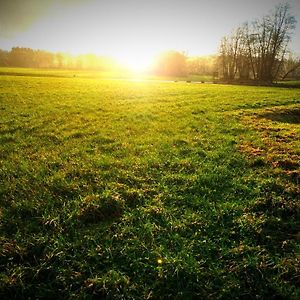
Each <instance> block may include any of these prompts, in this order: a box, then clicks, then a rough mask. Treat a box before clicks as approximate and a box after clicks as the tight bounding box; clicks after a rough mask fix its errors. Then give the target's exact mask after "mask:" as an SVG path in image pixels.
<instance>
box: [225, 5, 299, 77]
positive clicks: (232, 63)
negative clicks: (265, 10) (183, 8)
mask: <svg viewBox="0 0 300 300" xmlns="http://www.w3.org/2000/svg"><path fill="white" fill-rule="evenodd" d="M295 23H296V20H295V18H294V16H292V15H291V13H290V6H289V4H281V5H279V6H277V7H276V8H275V10H274V11H273V12H272V13H271V14H269V15H266V16H264V17H263V18H262V19H259V20H256V21H254V22H252V23H251V24H249V23H245V24H244V25H243V26H241V27H239V28H237V30H236V31H235V32H234V34H233V35H231V36H230V37H225V38H223V39H222V41H221V46H220V61H221V65H222V68H221V69H222V74H223V77H224V78H225V79H231V80H232V79H235V78H236V75H238V76H239V78H240V79H248V78H250V76H251V78H252V79H255V80H259V81H263V82H273V81H274V79H276V78H278V76H279V74H280V72H281V69H282V67H283V63H284V61H285V59H286V54H287V47H288V44H289V42H290V40H291V36H292V33H293V30H294V29H295Z"/></svg>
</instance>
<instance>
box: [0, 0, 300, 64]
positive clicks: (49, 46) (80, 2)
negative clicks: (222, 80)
mask: <svg viewBox="0 0 300 300" xmlns="http://www.w3.org/2000/svg"><path fill="white" fill-rule="evenodd" d="M284 2H289V3H290V4H291V6H292V13H293V14H294V15H295V17H296V19H297V20H298V24H297V27H296V31H295V34H294V36H293V40H292V43H291V50H293V51H294V52H297V53H300V0H287V1H284ZM279 3H282V0H251V1H250V0H222V1H221V0H151V1H150V0H148V1H147V0H0V49H4V50H10V49H11V48H12V47H15V46H20V47H30V48H33V49H43V50H49V51H53V52H67V53H70V54H84V53H96V54H99V55H108V56H113V57H115V58H119V59H120V60H122V59H123V60H126V59H127V60H132V61H133V60H135V61H137V60H139V61H140V62H141V63H142V62H143V61H145V60H146V58H147V57H150V56H153V55H154V54H156V53H159V52H161V51H166V50H178V51H184V52H185V53H186V54H187V55H188V56H198V55H208V54H214V53H217V51H218V46H219V42H220V40H221V38H222V37H223V36H225V35H228V34H230V32H231V31H232V30H233V29H234V28H236V27H237V26H239V25H241V24H242V23H243V22H245V21H252V20H254V19H256V18H259V17H261V16H263V15H265V14H267V13H269V12H270V10H271V9H273V8H274V7H275V6H276V5H277V4H279Z"/></svg>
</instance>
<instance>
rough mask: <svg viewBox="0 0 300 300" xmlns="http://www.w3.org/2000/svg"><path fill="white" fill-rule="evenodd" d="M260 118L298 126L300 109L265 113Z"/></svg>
mask: <svg viewBox="0 0 300 300" xmlns="http://www.w3.org/2000/svg"><path fill="white" fill-rule="evenodd" d="M261 116H262V117H264V118H267V119H270V120H272V121H276V122H282V123H290V124H300V108H293V109H285V110H277V111H271V112H266V113H264V114H262V115H261Z"/></svg>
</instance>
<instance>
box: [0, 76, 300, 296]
mask: <svg viewBox="0 0 300 300" xmlns="http://www.w3.org/2000/svg"><path fill="white" fill-rule="evenodd" d="M5 72H6V73H7V70H5ZM5 72H2V74H4V73H5ZM24 72H26V71H24ZM68 72H69V71H66V73H65V75H64V76H61V74H59V76H57V77H56V76H55V72H54V71H53V73H52V75H53V76H51V77H47V76H45V77H43V76H10V75H2V76H0V233H1V234H0V270H1V272H0V298H2V299H22V298H23V299H29V298H31V299H40V298H44V299H45V298H47V299H52V298H61V299H78V298H79V299H299V297H300V290H299V284H300V265H299V261H300V255H299V250H300V247H299V242H300V233H299V232H300V222H299V221H300V205H299V198H300V197H299V196H300V188H299V177H300V172H299V166H300V161H299V157H300V139H299V136H300V89H289V88H274V87H273V88H270V87H246V86H230V85H216V84H193V83H186V82H156V81H141V82H134V81H128V80H112V79H105V78H93V76H87V77H86V76H80V74H79V76H77V77H72V76H70V73H68ZM0 73H1V72H0ZM41 75H43V74H41Z"/></svg>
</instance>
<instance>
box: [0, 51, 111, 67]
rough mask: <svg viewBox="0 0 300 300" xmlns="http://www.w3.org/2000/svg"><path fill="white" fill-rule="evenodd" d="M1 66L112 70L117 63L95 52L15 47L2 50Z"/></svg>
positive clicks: (0, 54)
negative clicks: (56, 51) (74, 54)
mask: <svg viewBox="0 0 300 300" xmlns="http://www.w3.org/2000/svg"><path fill="white" fill-rule="evenodd" d="M0 66H2V67H23V68H61V69H97V70H111V69H113V68H116V67H117V63H116V62H115V61H114V60H113V59H111V58H108V57H102V56H97V55H95V54H83V55H77V56H73V55H70V54H67V53H61V52H59V53H53V52H49V51H45V50H33V49H31V48H24V47H13V48H12V49H11V50H10V51H4V50H0Z"/></svg>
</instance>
